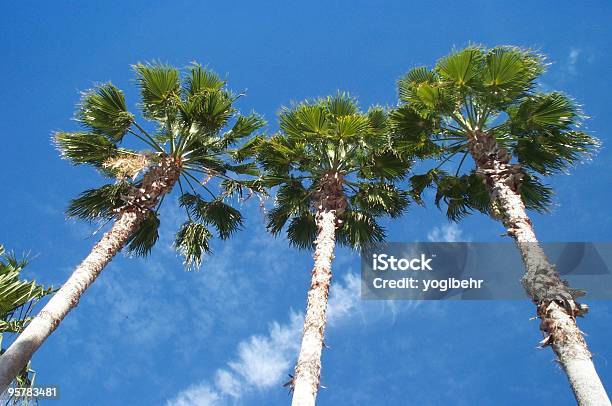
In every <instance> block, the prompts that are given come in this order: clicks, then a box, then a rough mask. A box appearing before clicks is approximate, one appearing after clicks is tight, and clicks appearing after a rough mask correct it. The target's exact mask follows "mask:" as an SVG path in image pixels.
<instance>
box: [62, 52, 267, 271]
mask: <svg viewBox="0 0 612 406" xmlns="http://www.w3.org/2000/svg"><path fill="white" fill-rule="evenodd" d="M134 69H135V72H136V76H137V83H138V87H139V90H140V104H139V107H140V110H141V113H142V116H143V117H144V119H146V120H147V121H148V122H149V125H145V124H139V122H138V120H137V119H136V116H135V115H134V114H132V113H130V112H129V111H128V110H127V107H126V102H125V98H124V95H123V92H121V91H120V90H119V89H117V88H116V87H115V86H114V85H113V84H112V83H105V84H102V85H99V86H97V87H95V88H94V89H92V90H90V91H88V92H86V93H84V95H83V98H82V101H81V103H80V105H79V106H78V109H77V113H76V118H77V121H78V122H79V123H80V124H81V125H82V126H83V128H84V131H83V132H58V133H56V134H55V137H54V138H55V141H56V144H57V145H58V147H59V149H60V151H61V153H62V154H63V156H64V157H66V158H68V159H69V160H71V161H72V162H73V163H75V164H89V165H92V166H94V167H95V168H97V169H98V170H99V171H100V172H101V173H103V174H104V175H106V176H108V177H111V178H115V181H114V182H113V183H109V184H107V185H105V186H102V187H100V188H97V189H90V190H87V191H85V192H84V193H82V194H81V196H80V197H78V198H77V199H75V200H73V201H72V202H71V204H70V206H69V208H68V210H67V213H68V215H69V216H71V217H76V218H81V219H87V220H95V219H102V220H111V219H113V218H114V217H116V213H117V212H118V211H119V210H120V209H121V207H123V206H124V205H125V204H126V196H128V194H129V192H130V190H133V189H134V188H138V187H139V185H141V184H142V180H143V177H142V176H141V173H142V172H143V171H144V170H146V168H147V167H148V166H150V165H151V164H153V163H155V162H156V161H159V160H160V159H161V158H162V157H170V158H172V159H173V161H174V162H175V163H176V165H177V167H178V169H179V171H180V176H179V178H178V181H177V183H178V186H179V189H180V198H179V201H180V205H181V206H182V207H183V208H184V209H185V212H186V217H187V221H186V222H185V223H184V224H183V226H182V227H181V228H180V230H179V231H178V233H177V235H176V242H175V245H176V247H177V249H178V250H179V251H180V252H181V253H182V254H183V256H184V258H185V264H186V265H187V266H199V265H200V263H201V259H202V256H203V254H204V253H206V252H208V251H209V250H210V246H209V240H210V238H211V236H212V232H211V231H210V228H211V227H212V228H214V229H215V230H216V232H217V234H218V236H219V237H220V238H227V237H229V236H230V235H231V234H232V233H234V232H235V231H236V230H238V229H239V228H240V227H241V225H242V221H243V219H242V215H241V214H240V212H239V211H238V210H236V209H235V208H233V207H232V206H230V205H229V204H227V203H226V202H225V201H226V199H227V198H229V197H231V196H236V195H237V196H242V192H243V188H245V187H246V188H248V187H249V186H250V185H251V184H250V183H249V181H248V180H245V179H244V178H245V177H244V176H243V175H244V174H250V175H253V174H256V171H255V169H256V168H255V167H254V165H253V164H251V163H236V162H235V160H234V159H233V157H234V156H235V155H236V150H235V149H233V147H234V146H235V145H236V144H237V143H239V142H240V141H241V140H242V139H244V138H245V137H248V136H250V135H251V134H252V133H253V132H254V131H256V130H257V129H259V128H261V127H262V126H263V125H264V124H265V122H264V121H263V119H262V118H261V117H259V116H258V115H256V114H254V113H253V114H250V115H246V116H245V115H240V114H239V113H238V112H237V110H236V108H235V107H234V104H235V101H236V99H237V98H238V97H239V96H237V95H234V94H233V93H231V92H230V91H229V90H227V88H226V83H225V81H223V80H221V79H220V78H219V76H217V75H216V74H215V73H214V72H212V71H210V70H207V69H205V68H203V67H202V66H200V65H197V64H193V65H192V66H190V67H189V69H188V70H187V72H186V73H185V74H183V75H181V72H180V71H179V70H178V69H175V68H173V67H170V66H166V65H163V64H159V63H156V64H137V65H135V66H134ZM181 76H182V77H181ZM145 128H147V129H145ZM128 138H132V140H131V141H132V142H131V144H130V145H133V144H134V142H133V141H137V142H140V143H141V144H142V145H143V147H144V148H145V149H144V150H139V151H137V150H133V149H131V148H128V147H127V146H125V145H126V144H127V142H126V139H128ZM201 193H202V194H203V195H204V196H203V195H202V194H201ZM162 202H163V198H162V200H161V201H159V203H158V204H157V207H156V209H155V210H150V213H149V215H148V216H147V218H146V220H145V221H144V222H143V223H142V225H141V227H140V228H139V230H138V231H137V232H136V233H135V234H134V235H133V236H132V237H131V239H130V242H129V246H128V249H129V251H130V252H133V253H135V254H138V255H146V254H148V253H149V252H150V250H151V248H152V247H153V245H154V244H155V242H156V241H157V239H158V227H159V224H160V221H159V216H158V211H159V206H160V205H161V204H162Z"/></svg>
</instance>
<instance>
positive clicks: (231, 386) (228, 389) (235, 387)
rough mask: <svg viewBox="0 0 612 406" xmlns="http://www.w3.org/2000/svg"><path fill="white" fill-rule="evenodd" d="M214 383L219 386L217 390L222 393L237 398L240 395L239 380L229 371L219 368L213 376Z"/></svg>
mask: <svg viewBox="0 0 612 406" xmlns="http://www.w3.org/2000/svg"><path fill="white" fill-rule="evenodd" d="M215 385H216V386H217V388H219V392H221V393H224V394H226V395H228V396H231V397H233V398H239V397H240V396H241V395H242V390H241V389H240V381H239V380H238V379H237V378H236V377H235V376H234V374H232V373H231V372H229V371H227V370H225V369H220V370H218V371H217V375H216V376H215Z"/></svg>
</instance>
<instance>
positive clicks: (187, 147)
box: [0, 63, 264, 391]
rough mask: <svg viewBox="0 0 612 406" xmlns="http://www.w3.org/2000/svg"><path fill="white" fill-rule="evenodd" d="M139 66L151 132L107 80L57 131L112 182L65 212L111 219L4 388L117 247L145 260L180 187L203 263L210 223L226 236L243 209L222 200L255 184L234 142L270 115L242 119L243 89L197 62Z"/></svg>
mask: <svg viewBox="0 0 612 406" xmlns="http://www.w3.org/2000/svg"><path fill="white" fill-rule="evenodd" d="M134 69H135V71H136V75H137V83H138V87H139V89H140V98H141V99H140V108H141V112H142V116H143V117H144V118H145V119H147V120H148V121H149V122H150V123H151V125H150V126H149V127H148V128H146V127H147V126H146V125H144V124H142V125H141V124H139V123H138V121H137V120H136V117H135V116H134V115H133V114H131V113H130V112H128V110H127V108H126V103H125V99H124V95H123V93H122V92H121V91H120V90H119V89H117V88H116V87H115V86H114V85H113V84H111V83H105V84H102V85H99V86H97V87H95V88H94V89H93V90H91V91H88V92H86V93H85V94H84V95H83V98H82V101H81V103H80V105H79V106H78V110H77V113H76V117H77V120H78V121H79V122H80V124H82V126H83V127H84V131H83V132H58V133H56V134H55V136H54V139H55V142H56V144H57V146H58V148H59V150H60V151H61V153H62V155H63V156H64V157H65V158H67V159H69V160H70V161H72V162H73V163H74V164H75V165H80V164H88V165H91V166H93V167H95V168H96V169H98V170H99V171H100V172H102V173H103V174H104V175H106V176H108V177H111V178H114V182H113V183H109V184H107V185H104V186H102V187H100V188H97V189H90V190H87V191H85V192H84V193H83V194H82V195H81V196H80V197H78V198H77V199H75V200H73V201H72V202H71V204H70V206H69V208H68V211H67V213H68V215H69V216H70V217H76V218H80V219H86V220H104V221H114V223H113V225H112V227H111V229H110V230H109V231H108V232H107V233H106V234H104V236H103V237H102V239H101V240H100V241H99V242H98V243H97V244H96V245H95V246H94V248H93V249H92V251H91V253H90V254H89V255H88V256H87V257H86V258H85V260H84V261H83V262H82V263H81V264H80V265H79V266H78V267H77V268H76V269H75V271H74V273H73V274H72V275H71V276H70V278H69V279H68V280H67V281H66V283H65V284H64V285H63V286H62V287H61V289H60V290H59V291H58V292H57V293H56V294H55V295H54V296H53V298H51V300H50V301H49V303H48V304H47V305H46V306H45V307H44V308H43V309H42V311H41V312H40V313H39V314H38V315H37V316H36V317H35V318H34V320H32V322H31V323H30V324H29V325H28V327H27V328H26V329H25V330H24V331H23V333H21V335H20V336H19V337H18V339H17V340H16V341H15V342H14V343H13V344H12V345H11V346H10V347H9V349H8V350H7V351H6V353H4V354H3V355H2V357H0V391H2V390H4V389H5V388H6V386H7V385H8V383H9V382H10V381H11V380H12V379H13V378H14V377H15V375H16V374H17V373H18V372H19V371H20V370H21V368H23V366H24V365H25V364H26V363H27V361H28V360H29V359H30V358H31V356H32V354H33V353H34V351H36V350H37V349H38V348H39V347H40V345H41V344H42V343H43V341H44V340H45V339H46V338H47V337H48V336H49V335H50V334H51V333H52V332H53V331H54V330H55V329H56V328H57V326H58V324H59V323H60V322H61V320H62V319H63V318H64V317H65V316H66V314H67V313H68V312H69V311H70V310H71V309H72V308H74V307H75V306H76V305H77V303H78V302H79V299H80V297H81V295H82V294H83V293H84V291H85V290H86V289H87V288H88V287H89V286H90V285H91V283H92V282H93V281H94V280H95V279H96V278H97V277H98V275H99V274H100V272H101V271H102V269H103V268H104V267H105V266H106V265H107V264H108V263H109V262H110V261H111V259H112V258H113V257H114V256H115V255H116V254H117V253H118V252H119V251H121V250H122V249H123V248H124V247H125V246H127V247H128V251H130V252H132V253H134V254H137V255H142V256H145V255H147V254H148V253H149V252H150V251H151V248H152V247H153V245H154V244H155V242H156V241H157V239H158V227H159V224H160V220H159V214H158V213H159V208H160V205H161V204H162V202H163V199H164V196H165V195H167V194H169V193H170V192H171V191H172V189H173V188H174V187H175V185H178V186H179V189H180V199H179V201H180V205H181V206H182V207H183V208H184V209H185V211H186V215H187V221H186V222H185V223H184V224H183V225H182V227H181V228H180V230H179V231H178V233H177V235H176V241H175V246H176V248H177V249H178V251H179V252H180V253H181V254H182V255H183V256H184V258H185V265H186V266H187V267H198V266H199V265H200V263H201V259H202V256H203V255H204V254H205V253H207V252H208V251H210V247H209V240H210V238H211V237H212V232H211V231H210V228H213V229H215V230H216V233H217V234H218V236H219V237H220V238H222V239H225V238H228V237H229V236H230V235H232V234H233V233H234V232H235V231H236V230H238V229H240V228H241V226H242V216H241V214H240V212H239V211H238V210H236V209H235V208H233V207H232V206H230V205H228V204H227V203H225V200H226V199H227V198H230V197H231V196H239V197H241V196H242V192H243V188H249V185H251V184H252V183H249V182H248V181H246V180H244V178H245V176H244V174H251V175H252V174H254V173H255V172H254V170H255V169H256V168H255V167H254V165H252V164H250V163H236V162H234V159H233V155H236V150H235V149H232V147H233V146H234V145H236V144H237V143H238V142H240V141H241V140H243V139H244V138H245V137H248V136H250V135H251V134H252V133H253V132H254V131H255V130H257V129H258V128H260V127H262V126H263V125H264V121H263V119H262V118H261V117H259V116H258V115H256V114H250V115H246V116H244V115H240V114H239V113H238V112H237V110H236V109H235V107H234V103H235V101H236V99H238V98H239V97H240V95H234V94H233V93H231V92H230V91H229V90H227V88H226V84H225V82H224V81H223V80H221V79H220V78H219V76H217V75H216V74H215V73H213V72H211V71H209V70H207V69H204V68H202V67H201V66H199V65H197V64H194V65H192V66H191V67H189V69H188V70H187V72H186V73H185V74H184V75H182V77H181V72H180V71H179V70H177V69H175V68H173V67H170V66H166V65H163V64H159V63H156V64H138V65H136V66H135V67H134ZM128 138H129V139H130V140H129V144H130V145H134V141H136V142H142V143H143V145H144V146H145V148H147V149H145V150H142V151H136V150H132V149H129V148H128V147H120V146H119V144H120V143H122V141H127V139H128ZM126 143H127V142H126ZM126 143H124V144H123V145H125V144H126ZM142 172H144V174H143V175H141V173H142ZM235 175H237V176H235ZM202 178H205V179H203V180H202ZM215 188H216V189H217V190H216V191H215ZM200 192H202V193H204V194H205V196H202V195H200Z"/></svg>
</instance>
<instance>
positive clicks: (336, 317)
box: [327, 273, 361, 325]
mask: <svg viewBox="0 0 612 406" xmlns="http://www.w3.org/2000/svg"><path fill="white" fill-rule="evenodd" d="M360 292H361V279H360V278H359V277H358V276H357V275H356V274H354V273H347V274H346V276H345V277H344V283H343V284H342V283H336V284H332V286H331V292H330V300H329V306H328V308H327V321H328V322H329V324H331V325H334V324H335V323H338V322H339V321H341V320H342V319H346V318H348V317H349V316H350V315H351V313H353V311H354V310H355V308H356V307H357V306H358V305H359V302H360V299H359V295H360Z"/></svg>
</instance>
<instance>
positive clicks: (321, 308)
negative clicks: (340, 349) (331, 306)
mask: <svg viewBox="0 0 612 406" xmlns="http://www.w3.org/2000/svg"><path fill="white" fill-rule="evenodd" d="M316 201H317V204H316V210H317V213H316V222H317V239H316V241H315V253H314V267H313V269H312V280H311V283H310V290H309V291H308V304H307V307H306V317H305V318H304V331H303V336H302V345H301V347H300V355H299V357H298V361H297V365H296V367H295V374H294V376H293V381H292V386H293V400H292V402H291V405H292V406H314V405H315V401H316V398H317V392H318V390H319V383H320V380H321V352H322V349H323V338H324V333H325V324H326V321H327V302H328V296H329V287H330V284H331V279H332V260H333V259H334V247H335V243H336V225H337V224H338V221H339V220H338V216H340V215H341V214H342V212H343V211H344V210H345V209H346V199H345V197H344V193H343V192H342V178H341V175H339V174H328V175H326V176H325V177H324V179H323V180H322V182H321V183H320V184H319V188H318V190H317V197H316Z"/></svg>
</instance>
